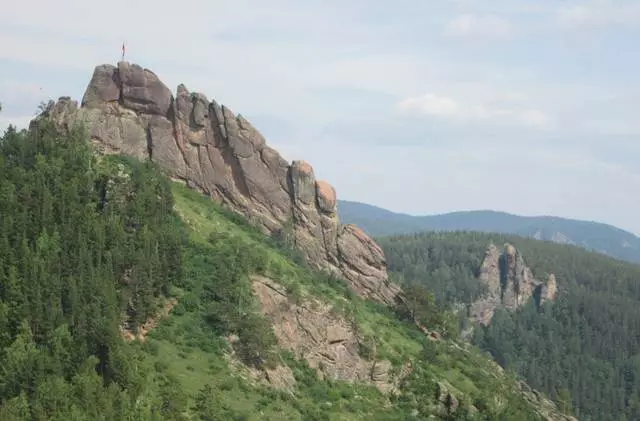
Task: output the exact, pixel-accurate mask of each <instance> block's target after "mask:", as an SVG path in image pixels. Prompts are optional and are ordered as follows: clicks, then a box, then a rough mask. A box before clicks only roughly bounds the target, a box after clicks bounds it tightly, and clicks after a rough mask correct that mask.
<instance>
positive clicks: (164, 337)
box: [0, 122, 566, 421]
mask: <svg viewBox="0 0 640 421" xmlns="http://www.w3.org/2000/svg"><path fill="white" fill-rule="evenodd" d="M0 218H1V224H2V230H1V231H0V419H1V420H2V421H18V420H20V421H22V420H30V421H36V420H37V421H40V420H42V421H44V420H54V421H62V420H65V421H67V420H92V421H95V420H104V421H107V420H132V421H133V420H136V421H138V420H160V419H161V420H278V421H280V420H305V421H306V420H311V421H313V420H388V421H391V420H398V421H399V420H406V419H409V418H412V419H413V418H427V417H428V416H430V415H431V416H433V417H435V418H434V419H441V420H514V421H515V420H518V421H520V420H525V421H526V420H542V419H543V417H548V418H546V419H551V420H564V419H566V418H565V417H564V416H562V415H561V414H560V413H559V412H558V411H557V410H556V408H555V407H554V406H553V405H551V403H550V402H548V401H546V400H545V399H544V398H542V397H541V396H539V395H537V394H535V393H533V392H532V391H531V390H529V389H528V388H527V387H525V386H523V385H521V384H519V383H518V382H517V381H516V380H515V379H514V378H513V377H512V376H511V375H510V374H509V373H506V374H505V373H503V372H502V371H501V370H499V368H498V367H497V366H496V365H495V364H494V363H492V362H491V361H490V360H489V359H488V358H486V356H484V355H482V354H481V353H480V352H478V351H477V350H475V349H474V348H472V347H464V346H460V345H458V344H456V343H455V342H451V341H450V340H447V339H446V336H447V332H450V331H453V330H454V329H447V328H446V326H447V323H448V322H447V320H448V318H447V317H446V315H445V314H443V313H438V312H436V311H435V310H434V309H433V308H424V307H412V310H413V312H412V313H411V314H413V315H414V316H415V317H414V318H407V316H406V315H407V314H408V313H407V311H403V309H404V307H402V306H400V307H398V308H397V309H390V308H385V307H383V306H381V305H379V304H373V303H371V302H367V301H364V300H362V299H361V298H359V297H357V296H356V295H355V294H354V293H353V292H352V291H351V290H349V289H348V288H347V287H346V284H345V283H344V282H343V281H341V280H339V279H336V278H333V277H331V276H328V275H325V274H321V273H318V272H315V271H313V270H311V269H309V268H307V267H306V266H305V265H304V264H303V262H302V259H301V258H300V257H299V254H298V253H297V252H296V251H295V250H294V249H293V248H292V245H291V244H290V242H289V241H288V238H290V236H288V235H286V233H284V234H285V235H283V236H282V238H280V239H271V238H267V237H265V236H264V235H262V234H261V233H260V232H259V231H257V230H256V229H255V228H253V227H252V226H251V225H249V224H248V222H247V221H246V220H245V219H244V218H243V217H240V216H238V215H236V214H233V213H230V212H229V211H226V210H224V209H222V208H220V207H219V206H216V205H214V204H213V203H212V201H211V200H210V199H209V198H207V197H204V196H202V195H201V194H199V193H197V192H195V191H192V190H189V189H187V188H186V187H184V186H182V185H180V184H177V183H172V182H170V181H169V180H168V178H167V177H166V176H165V175H164V174H163V173H162V172H161V171H160V170H158V169H157V168H156V167H155V165H153V164H152V163H150V162H144V163H143V162H139V161H137V160H134V159H129V158H124V157H118V156H106V157H105V156H99V155H95V154H94V153H93V151H92V149H91V147H90V144H89V142H88V140H87V136H86V135H85V134H84V132H82V131H81V130H79V129H78V130H74V131H72V132H71V133H70V134H69V135H65V136H62V135H59V134H58V133H56V132H55V131H54V130H52V128H51V127H50V126H49V125H48V124H46V123H45V122H40V123H39V124H38V125H35V126H34V127H33V128H32V130H31V131H29V132H27V131H23V132H16V131H15V130H13V129H10V130H9V131H7V133H6V134H5V135H4V136H3V137H2V138H1V139H0ZM296 262H297V263H296ZM268 278H269V279H272V280H273V281H269V279H268ZM265 286H268V288H265ZM258 287H260V288H262V290H261V291H262V293H263V295H262V296H260V300H256V297H255V295H254V293H255V291H256V289H257V288H258ZM281 288H282V289H281ZM273 297H282V298H278V299H280V300H284V301H281V302H280V303H281V304H279V306H278V307H277V308H274V311H276V313H268V312H267V313H265V304H268V303H269V299H271V298H273ZM265 300H266V301H265ZM416 302H417V301H416V300H414V301H413V303H414V304H415V303H416ZM422 302H425V303H428V302H429V300H428V297H427V296H425V299H424V300H422ZM318 303H325V304H318ZM312 304H313V305H314V306H315V307H314V308H315V311H316V312H317V311H318V308H320V309H322V308H329V309H330V311H329V312H328V313H326V314H327V317H330V318H331V320H333V321H335V322H340V323H342V327H341V329H342V333H340V332H339V331H336V332H332V333H331V335H333V336H336V335H343V336H342V337H341V339H340V340H339V342H338V343H337V344H335V343H333V342H331V343H328V344H327V345H326V346H329V345H331V346H337V347H343V348H341V349H343V350H344V351H343V353H342V354H344V352H347V354H348V355H350V356H351V360H350V361H352V362H354V363H355V364H357V365H358V366H359V367H360V366H361V367H364V368H366V369H367V370H370V371H364V372H363V374H365V375H366V376H365V377H362V378H359V379H350V378H349V377H348V375H347V374H345V373H342V374H341V373H340V372H337V373H336V376H333V377H329V376H327V375H326V373H332V371H331V367H323V366H322V365H320V366H318V367H316V368H315V369H312V368H310V366H309V361H311V360H310V359H309V358H310V357H309V355H308V354H306V353H305V352H307V351H305V349H306V348H304V346H305V344H304V343H302V344H301V345H302V346H303V348H300V347H296V346H294V345H295V344H291V343H287V342H286V341H283V337H282V335H281V334H282V329H281V328H282V326H281V325H279V322H278V319H277V318H276V316H278V314H280V315H281V316H283V317H285V316H286V315H287V314H288V313H287V311H288V310H286V309H287V308H288V309H293V310H295V314H297V315H298V316H297V317H303V316H301V315H305V314H308V316H304V317H309V319H308V320H301V321H299V322H300V323H303V324H302V325H301V326H304V327H307V328H308V327H309V326H313V319H312V317H311V316H310V314H311V313H305V311H308V310H306V309H307V307H308V306H311V305H312ZM318 306H320V307H318ZM394 310H395V311H394ZM416 310H418V311H417V312H416ZM278 311H284V313H277V312H278ZM265 314H266V315H265ZM313 314H315V313H313ZM417 315H419V320H420V321H421V322H424V323H428V324H429V326H430V328H432V329H439V330H440V331H441V332H442V333H443V334H444V335H445V338H444V339H442V340H433V339H431V338H429V337H428V336H427V335H425V334H424V333H423V332H422V331H421V330H419V329H418V328H416V326H415V325H414V324H413V321H415V320H416V317H418V316H417ZM320 327H322V326H320ZM325 327H326V326H325ZM276 328H279V329H280V330H278V329H276ZM316 329H318V327H316ZM345 331H346V332H347V333H348V335H347V337H344V335H345V333H344V332H345ZM328 334H329V332H327V335H328ZM310 351H313V349H311V350H310ZM342 354H341V355H342ZM336 355H338V354H336ZM338 357H339V358H337V359H336V360H335V363H336V364H340V363H343V362H342V361H341V358H342V357H341V356H339V355H338ZM348 362H349V361H347V363H348ZM369 367H370V369H369ZM323 373H324V374H323ZM319 374H323V377H322V378H321V377H319ZM346 379H348V380H346ZM394 390H395V392H393V391H394Z"/></svg>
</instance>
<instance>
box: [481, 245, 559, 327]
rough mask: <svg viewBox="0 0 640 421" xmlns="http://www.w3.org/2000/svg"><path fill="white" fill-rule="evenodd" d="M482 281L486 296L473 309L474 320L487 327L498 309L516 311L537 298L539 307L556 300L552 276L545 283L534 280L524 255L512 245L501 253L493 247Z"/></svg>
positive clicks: (485, 256) (487, 255) (488, 256)
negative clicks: (485, 288)
mask: <svg viewBox="0 0 640 421" xmlns="http://www.w3.org/2000/svg"><path fill="white" fill-rule="evenodd" d="M479 272H480V273H479V280H480V282H482V283H483V284H484V285H485V286H486V287H487V294H486V295H485V296H484V297H483V298H482V299H480V300H478V301H476V302H475V303H473V304H472V306H471V318H472V319H473V320H475V321H477V322H480V323H482V324H484V325H487V324H489V323H490V322H491V318H492V317H493V314H494V312H495V310H496V309H497V308H498V307H503V308H506V309H509V310H514V309H516V308H518V307H520V306H522V305H524V304H526V303H527V301H529V299H531V298H534V299H535V300H536V302H537V303H538V304H542V303H544V302H546V301H548V300H554V299H555V297H556V295H557V292H558V287H557V284H556V278H555V276H554V275H553V274H550V275H549V276H548V279H547V280H546V282H542V281H539V280H537V279H536V278H534V276H533V273H532V272H531V269H530V268H529V267H528V266H526V264H525V262H524V259H523V258H522V255H521V254H520V253H519V252H518V251H517V250H516V248H515V247H514V246H513V245H511V244H505V245H504V250H503V251H502V252H501V251H500V250H499V249H498V248H497V247H496V246H495V245H493V244H490V245H489V246H488V247H487V250H486V251H485V255H484V259H483V261H482V264H481V265H480V271H479Z"/></svg>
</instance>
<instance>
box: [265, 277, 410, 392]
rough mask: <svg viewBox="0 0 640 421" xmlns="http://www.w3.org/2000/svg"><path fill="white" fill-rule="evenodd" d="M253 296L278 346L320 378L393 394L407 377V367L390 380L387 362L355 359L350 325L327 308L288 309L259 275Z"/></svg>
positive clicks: (307, 304) (308, 304)
mask: <svg viewBox="0 0 640 421" xmlns="http://www.w3.org/2000/svg"><path fill="white" fill-rule="evenodd" d="M253 292H254V294H255V295H256V296H257V298H258V300H259V302H260V306H261V308H262V311H263V313H264V314H265V315H266V316H267V317H268V318H269V319H270V320H271V322H272V324H273V330H274V333H275V335H276V338H277V339H278V344H279V346H280V347H281V348H284V349H287V350H290V351H291V352H293V353H294V354H295V355H296V356H297V357H298V358H304V359H305V360H306V361H307V362H308V363H309V366H310V367H312V368H314V369H316V370H317V372H318V374H319V376H320V377H321V378H327V379H332V380H344V381H351V382H359V383H364V384H371V385H374V386H376V387H377V388H378V389H379V390H381V391H382V392H384V393H393V392H394V391H396V390H397V386H398V382H399V380H401V379H402V378H404V377H405V376H407V375H408V374H410V372H411V371H410V366H409V367H405V368H404V370H401V371H400V373H399V374H398V375H395V376H394V375H392V365H391V363H390V362H389V361H387V360H374V361H369V360H367V359H365V358H363V357H361V356H360V354H359V345H358V341H359V340H360V338H358V336H357V334H356V333H355V332H354V330H353V327H352V325H351V324H350V323H348V322H347V321H346V320H345V319H344V318H343V317H341V316H340V315H338V314H336V313H335V312H334V311H333V310H332V308H331V306H330V305H328V304H327V303H324V302H320V301H317V300H304V301H303V302H302V303H299V304H294V303H292V302H290V300H289V299H288V297H287V294H286V292H285V290H284V288H282V287H281V286H280V285H279V284H277V283H275V282H274V281H272V280H270V279H267V278H264V277H260V276H254V277H253Z"/></svg>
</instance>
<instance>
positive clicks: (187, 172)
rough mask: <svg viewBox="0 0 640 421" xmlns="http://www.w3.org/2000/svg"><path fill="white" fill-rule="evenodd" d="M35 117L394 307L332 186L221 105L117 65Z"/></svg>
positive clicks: (376, 262) (379, 269) (381, 263)
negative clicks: (287, 245) (284, 236)
mask: <svg viewBox="0 0 640 421" xmlns="http://www.w3.org/2000/svg"><path fill="white" fill-rule="evenodd" d="M38 118H39V119H41V118H47V119H50V120H52V121H53V122H55V123H56V124H57V125H58V127H60V128H61V129H65V130H69V129H71V128H72V126H73V125H75V124H77V123H82V124H83V125H84V126H85V128H86V129H87V130H88V132H89V134H90V136H91V140H92V142H93V143H94V144H95V146H96V148H97V150H98V151H99V152H101V153H104V154H114V153H117V154H125V155H129V156H133V157H136V158H139V159H150V160H153V161H155V162H156V163H158V164H159V165H160V166H161V167H163V168H164V169H166V170H167V171H168V172H169V173H170V175H171V177H173V178H174V179H178V180H182V181H184V182H186V183H187V185H189V186H191V187H193V188H196V189H198V190H200V191H202V192H203V193H205V194H207V195H209V196H210V197H212V198H213V199H214V200H216V201H217V202H219V203H221V204H223V205H224V206H227V207H229V208H231V209H232V210H234V211H235V212H238V213H240V214H242V215H244V216H246V217H247V218H248V219H249V220H250V221H251V222H252V223H254V224H256V225H257V226H259V227H260V228H261V229H262V230H263V231H264V232H265V233H268V234H275V233H278V232H282V231H283V230H286V229H287V227H290V229H291V230H292V232H291V233H290V234H291V235H292V237H293V240H294V241H295V245H296V246H297V247H298V248H299V249H300V250H301V251H302V252H303V254H304V256H305V257H306V260H307V261H308V262H309V263H310V264H311V265H312V266H313V267H316V268H319V269H325V270H328V271H330V272H331V273H333V274H335V275H337V276H340V277H342V278H344V279H345V280H347V281H348V282H349V284H350V285H351V287H352V288H353V290H354V291H355V292H356V293H358V294H359V295H361V296H362V297H365V298H370V299H375V300H378V301H380V302H383V303H386V304H393V303H394V302H395V301H396V300H397V299H398V296H399V293H400V289H399V288H398V287H397V286H395V285H394V284H391V283H389V281H388V277H387V272H386V261H385V257H384V253H383V252H382V249H381V248H380V247H379V246H378V245H377V244H376V243H375V242H374V241H373V240H371V238H369V237H368V236H367V235H366V234H365V233H364V232H363V231H362V230H360V229H359V228H357V227H355V226H353V225H346V226H343V225H341V224H340V221H339V219H338V214H337V207H336V206H337V205H336V192H335V190H334V188H333V187H332V186H330V185H329V184H328V183H326V182H324V181H319V180H316V178H315V175H314V171H313V168H312V167H311V165H310V164H308V163H307V162H305V161H293V162H292V163H291V164H289V163H288V162H287V161H286V160H284V159H283V158H282V157H281V156H280V154H278V152H277V151H275V150H274V149H272V148H270V147H269V146H268V145H267V144H266V141H265V139H264V138H263V136H262V135H261V134H260V133H259V132H258V131H257V130H256V129H255V128H254V127H253V126H252V125H251V123H249V122H248V121H247V120H246V119H245V118H243V117H242V116H241V115H235V114H234V113H233V112H232V111H231V110H230V109H229V108H227V107H225V106H224V105H219V104H218V103H216V102H215V101H209V100H208V99H207V97H206V96H204V95H202V94H199V93H191V92H189V91H188V90H187V88H186V87H185V86H184V85H180V86H178V88H177V93H176V95H175V96H174V95H173V94H172V92H171V91H170V90H169V88H167V86H166V85H164V84H163V83H162V82H161V81H160V79H159V78H158V77H157V76H156V75H155V74H154V73H153V72H151V71H150V70H147V69H144V68H142V67H140V66H138V65H136V64H129V63H127V62H120V63H118V66H117V67H116V66H112V65H101V66H98V67H96V68H95V71H94V73H93V77H92V78H91V81H90V83H89V86H88V87H87V89H86V92H85V94H84V97H83V98H82V102H81V105H80V106H78V103H77V102H76V101H72V100H71V99H70V98H66V97H63V98H60V99H59V100H58V102H57V103H55V104H54V105H53V106H52V107H51V108H50V109H49V110H47V111H45V112H44V113H43V114H42V115H41V116H40V117H38Z"/></svg>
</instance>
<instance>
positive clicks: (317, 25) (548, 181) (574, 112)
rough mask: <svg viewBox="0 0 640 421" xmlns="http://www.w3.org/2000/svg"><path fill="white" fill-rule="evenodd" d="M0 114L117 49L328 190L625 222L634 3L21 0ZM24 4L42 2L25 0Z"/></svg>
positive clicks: (1, 56)
mask: <svg viewBox="0 0 640 421" xmlns="http://www.w3.org/2000/svg"><path fill="white" fill-rule="evenodd" d="M2 9H3V10H2V14H0V102H2V104H3V110H2V112H1V113H0V130H3V129H4V128H5V127H6V126H7V125H8V124H9V123H11V124H15V125H18V126H24V125H25V124H27V123H28V121H29V120H30V119H31V118H32V117H33V115H34V114H35V111H36V109H37V106H38V104H39V103H40V102H41V101H43V100H48V99H49V98H52V99H57V98H58V97H60V96H71V97H73V98H75V99H81V98H82V94H83V92H84V90H85V88H86V86H87V83H88V82H89V79H90V77H91V74H92V72H93V68H94V67H95V66H96V65H99V64H103V63H112V64H115V63H116V62H117V61H118V60H119V59H120V53H121V44H122V42H123V41H125V43H126V48H127V53H126V54H127V55H126V59H127V61H130V62H134V63H137V64H140V65H142V66H143V67H147V68H149V69H151V70H153V71H154V72H155V73H156V74H157V75H158V76H159V77H160V78H161V79H162V80H163V81H164V82H165V83H166V84H167V85H168V86H169V87H170V88H171V89H173V90H174V92H175V89H176V87H177V85H178V84H180V83H184V84H185V85H186V86H187V87H188V88H189V89H190V90H192V91H199V92H202V93H204V94H206V95H207V97H208V98H210V99H215V100H216V101H218V102H219V103H223V104H225V105H226V106H228V107H229V108H230V109H232V110H233V111H234V112H236V113H241V114H242V115H243V116H245V117H246V118H247V119H248V120H250V121H251V122H252V123H253V125H254V126H255V127H257V128H258V129H259V130H260V131H261V132H262V133H263V135H264V136H265V137H266V139H267V142H268V143H269V144H270V145H271V146H273V147H274V148H276V149H277V150H278V151H280V153H281V154H282V155H283V156H284V157H285V158H286V159H288V160H295V159H304V160H306V161H308V162H310V163H311V164H312V165H313V167H314V170H315V173H316V176H317V177H318V178H321V179H325V180H327V181H329V182H330V183H331V184H332V185H334V186H335V188H336V190H337V194H338V198H339V199H345V200H355V201H361V202H365V203H370V204H374V205H377V206H381V207H384V208H387V209H390V210H393V211H396V212H405V213H410V214H435V213H444V212H450V211H459V210H473V209H493V210H500V211H506V212H511V213H516V214H521V215H554V216H562V217H567V218H577V219H586V220H595V221H600V222H605V223H609V224H612V225H616V226H618V227H620V228H623V229H626V230H630V231H632V232H634V233H636V234H640V115H639V113H640V80H639V77H640V44H638V42H637V40H638V39H640V38H639V37H640V1H636V0H619V1H615V0H583V1H572V0H563V1H558V0H553V1H552V0H483V1H480V0H431V1H427V0H396V1H395V2H393V3H390V2H388V1H379V0H349V2H343V1H340V2H339V1H338V0H305V1H298V0H272V1H269V2H265V1H262V0H234V1H233V2H231V1H218V0H182V1H180V2H178V3H176V2H175V1H167V0H153V1H147V0H112V1H110V2H109V3H108V4H107V3H104V4H103V5H101V6H100V7H96V5H95V4H93V5H92V4H91V2H88V1H86V0H58V1H55V2H51V1H45V0H22V1H20V2H11V3H10V4H7V5H5V6H3V8H2ZM34 10H37V11H38V13H34V12H33V11H34Z"/></svg>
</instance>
